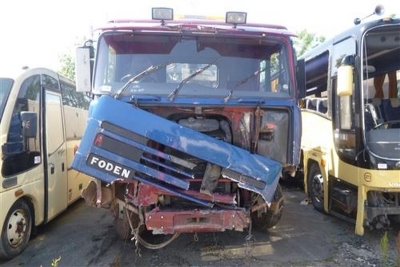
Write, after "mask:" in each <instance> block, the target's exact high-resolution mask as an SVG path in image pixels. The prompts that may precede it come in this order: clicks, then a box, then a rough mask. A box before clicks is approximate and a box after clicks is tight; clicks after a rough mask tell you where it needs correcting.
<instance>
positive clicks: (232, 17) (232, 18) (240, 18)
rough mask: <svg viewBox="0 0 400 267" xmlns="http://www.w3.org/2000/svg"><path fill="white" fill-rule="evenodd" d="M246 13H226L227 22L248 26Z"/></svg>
mask: <svg viewBox="0 0 400 267" xmlns="http://www.w3.org/2000/svg"><path fill="white" fill-rule="evenodd" d="M246 17H247V13H246V12H226V17H225V22H226V23H232V24H235V25H237V24H246Z"/></svg>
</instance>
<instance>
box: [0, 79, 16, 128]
mask: <svg viewBox="0 0 400 267" xmlns="http://www.w3.org/2000/svg"><path fill="white" fill-rule="evenodd" d="M13 82H14V81H13V80H12V79H9V78H0V123H1V121H2V118H3V112H4V108H5V106H6V103H7V99H8V95H9V94H10V90H11V87H12V85H13Z"/></svg>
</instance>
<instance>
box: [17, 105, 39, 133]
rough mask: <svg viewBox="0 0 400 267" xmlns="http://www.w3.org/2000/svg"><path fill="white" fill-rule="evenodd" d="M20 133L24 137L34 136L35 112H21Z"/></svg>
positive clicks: (35, 128) (35, 126)
mask: <svg viewBox="0 0 400 267" xmlns="http://www.w3.org/2000/svg"><path fill="white" fill-rule="evenodd" d="M21 120H22V135H23V136H24V138H34V137H36V133H37V114H36V112H31V111H22V112H21Z"/></svg>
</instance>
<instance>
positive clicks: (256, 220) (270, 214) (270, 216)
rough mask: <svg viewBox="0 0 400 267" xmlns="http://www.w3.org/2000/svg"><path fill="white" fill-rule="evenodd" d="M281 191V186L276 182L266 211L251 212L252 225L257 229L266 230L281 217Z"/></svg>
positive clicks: (282, 202)
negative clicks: (272, 197)
mask: <svg viewBox="0 0 400 267" xmlns="http://www.w3.org/2000/svg"><path fill="white" fill-rule="evenodd" d="M283 204H284V201H283V193H282V188H281V186H280V185H279V184H278V186H277V187H276V191H275V194H274V199H273V200H272V203H271V206H270V207H269V208H268V210H267V212H264V213H262V214H261V216H260V215H258V214H257V212H253V213H252V218H251V219H252V222H253V226H254V227H255V228H256V229H257V230H268V229H270V228H272V227H274V226H275V225H276V224H277V223H278V222H279V221H280V219H281V217H282V212H283Z"/></svg>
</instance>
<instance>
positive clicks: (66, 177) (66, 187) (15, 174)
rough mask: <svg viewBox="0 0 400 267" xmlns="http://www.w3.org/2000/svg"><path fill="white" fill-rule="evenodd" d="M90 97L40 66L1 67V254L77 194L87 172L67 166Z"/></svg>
mask: <svg viewBox="0 0 400 267" xmlns="http://www.w3.org/2000/svg"><path fill="white" fill-rule="evenodd" d="M89 102H90V99H89V97H87V96H86V95H85V94H83V93H78V92H76V90H75V84H74V83H73V82H72V81H70V80H69V79H67V78H65V77H62V76H60V75H59V74H57V73H56V72H54V71H51V70H49V69H45V68H34V69H23V70H22V71H21V70H19V71H18V73H13V74H12V75H8V76H7V75H4V73H0V146H1V160H0V170H1V174H0V182H1V185H0V203H1V209H0V226H1V240H0V258H1V259H11V258H13V257H15V256H17V255H18V254H20V253H21V252H22V251H23V250H24V249H25V248H26V247H27V245H28V242H29V240H30V238H31V235H32V233H34V230H35V228H36V227H37V226H38V225H40V224H44V223H47V222H49V221H50V220H52V219H53V218H55V217H56V216H57V215H58V214H60V213H61V212H63V211H64V210H66V209H67V207H68V206H69V205H70V204H72V203H73V202H75V201H76V200H78V199H79V198H80V197H81V190H82V188H84V187H85V186H86V184H87V183H88V181H89V179H90V177H89V176H86V175H84V174H81V173H79V172H77V171H75V170H73V169H71V168H70V165H71V162H72V159H73V157H74V154H75V152H76V150H77V148H78V145H79V142H80V140H81V136H82V133H83V131H84V128H85V125H86V117H87V108H88V106H89Z"/></svg>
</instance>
